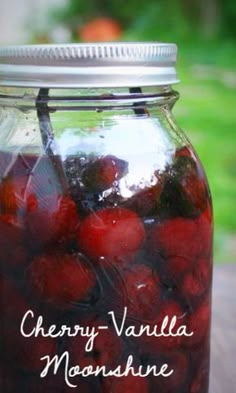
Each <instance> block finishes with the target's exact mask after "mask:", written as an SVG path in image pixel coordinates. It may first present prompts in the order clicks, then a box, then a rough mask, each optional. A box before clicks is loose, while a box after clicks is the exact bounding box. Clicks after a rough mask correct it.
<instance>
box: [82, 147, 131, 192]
mask: <svg viewBox="0 0 236 393" xmlns="http://www.w3.org/2000/svg"><path fill="white" fill-rule="evenodd" d="M127 167H128V163H127V162H126V161H124V160H121V159H118V158H117V157H115V156H112V155H107V156H105V157H102V158H98V159H96V160H95V161H93V162H92V163H91V164H89V165H88V166H87V167H86V168H85V169H84V170H83V171H82V174H81V177H82V182H83V184H84V185H85V186H86V187H87V188H88V189H89V190H91V191H97V192H99V191H103V190H106V189H108V188H110V187H112V185H113V183H114V181H118V180H119V179H120V178H121V177H123V176H124V175H125V174H126V173H127Z"/></svg>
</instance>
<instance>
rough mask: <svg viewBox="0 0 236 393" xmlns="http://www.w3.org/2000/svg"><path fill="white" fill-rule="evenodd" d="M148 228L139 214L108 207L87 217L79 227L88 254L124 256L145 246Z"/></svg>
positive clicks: (84, 248)
mask: <svg viewBox="0 0 236 393" xmlns="http://www.w3.org/2000/svg"><path fill="white" fill-rule="evenodd" d="M144 238H145V230H144V227H143V224H142V222H141V220H140V219H139V218H138V216H137V214H136V213H134V212H132V211H131V210H128V209H124V208H106V209H101V210H99V211H97V212H96V214H91V215H89V216H87V217H86V218H85V219H84V220H83V221H82V222H81V225H80V227H79V231H78V244H79V246H80V247H81V249H82V251H83V252H84V253H85V254H86V255H87V256H89V257H92V258H95V259H96V258H99V257H102V256H103V257H118V258H119V257H123V256H125V255H128V254H130V253H135V252H136V251H137V250H138V249H139V247H140V246H141V245H142V243H143V241H144Z"/></svg>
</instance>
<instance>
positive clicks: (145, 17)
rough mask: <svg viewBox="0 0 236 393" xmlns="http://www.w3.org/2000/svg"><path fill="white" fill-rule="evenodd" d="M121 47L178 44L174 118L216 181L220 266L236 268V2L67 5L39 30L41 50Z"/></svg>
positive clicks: (90, 1)
mask: <svg viewBox="0 0 236 393" xmlns="http://www.w3.org/2000/svg"><path fill="white" fill-rule="evenodd" d="M45 26H47V28H46V27H45ZM113 40H124V41H127V40H128V41H136V40H141V41H170V42H176V43H177V44H178V47H179V59H178V72H179V76H180V79H181V84H180V85H179V86H177V90H179V92H180V93H181V99H180V101H179V102H178V103H177V104H176V107H175V108H174V113H175V116H176V118H177V120H178V123H179V125H180V126H181V127H182V128H183V129H184V130H185V133H186V134H187V136H188V137H189V139H190V140H191V141H192V143H193V144H194V146H195V148H196V150H197V152H198V154H199V156H200V158H201V160H202V162H203V165H204V166H205V169H206V172H207V175H208V179H209V183H210V187H211V191H212V195H213V201H214V212H215V261H216V262H219V263H224V262H227V261H234V262H236V218H235V211H234V209H235V203H236V152H235V150H236V109H235V107H234V106H235V105H236V1H235V0H224V1H223V0H172V1H171V0H169V1H168V2H167V1H166V0H149V1H137V0H128V1H117V0H86V1H84V0H67V1H66V2H65V3H64V5H63V6H62V7H60V8H58V7H54V8H52V9H51V10H50V12H48V20H47V23H46V24H45V23H44V24H43V28H42V29H40V28H39V27H38V28H37V29H35V28H33V27H32V42H37V43H39V42H57V41H61V42H62V41H64V42H66V41H72V42H75V41H113Z"/></svg>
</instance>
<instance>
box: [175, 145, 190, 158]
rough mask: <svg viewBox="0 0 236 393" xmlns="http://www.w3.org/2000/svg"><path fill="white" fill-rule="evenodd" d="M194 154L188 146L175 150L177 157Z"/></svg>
mask: <svg viewBox="0 0 236 393" xmlns="http://www.w3.org/2000/svg"><path fill="white" fill-rule="evenodd" d="M192 156H193V154H192V152H191V150H190V148H188V147H187V146H183V147H180V148H179V149H177V150H176V152H175V157H192Z"/></svg>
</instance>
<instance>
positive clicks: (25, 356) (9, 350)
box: [4, 327, 57, 372]
mask: <svg viewBox="0 0 236 393" xmlns="http://www.w3.org/2000/svg"><path fill="white" fill-rule="evenodd" d="M4 351H5V356H6V358H7V359H8V358H9V361H14V366H15V367H16V368H19V369H23V370H25V371H37V372H39V371H41V370H43V368H44V366H45V364H46V363H45V360H44V361H42V360H40V359H41V357H44V356H46V355H48V356H50V358H51V357H53V356H54V355H56V354H57V344H56V340H55V339H53V338H50V337H42V336H38V337H34V336H31V337H24V336H23V335H22V334H21V332H20V329H19V327H17V328H16V327H9V328H8V329H7V331H5V334H4Z"/></svg>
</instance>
